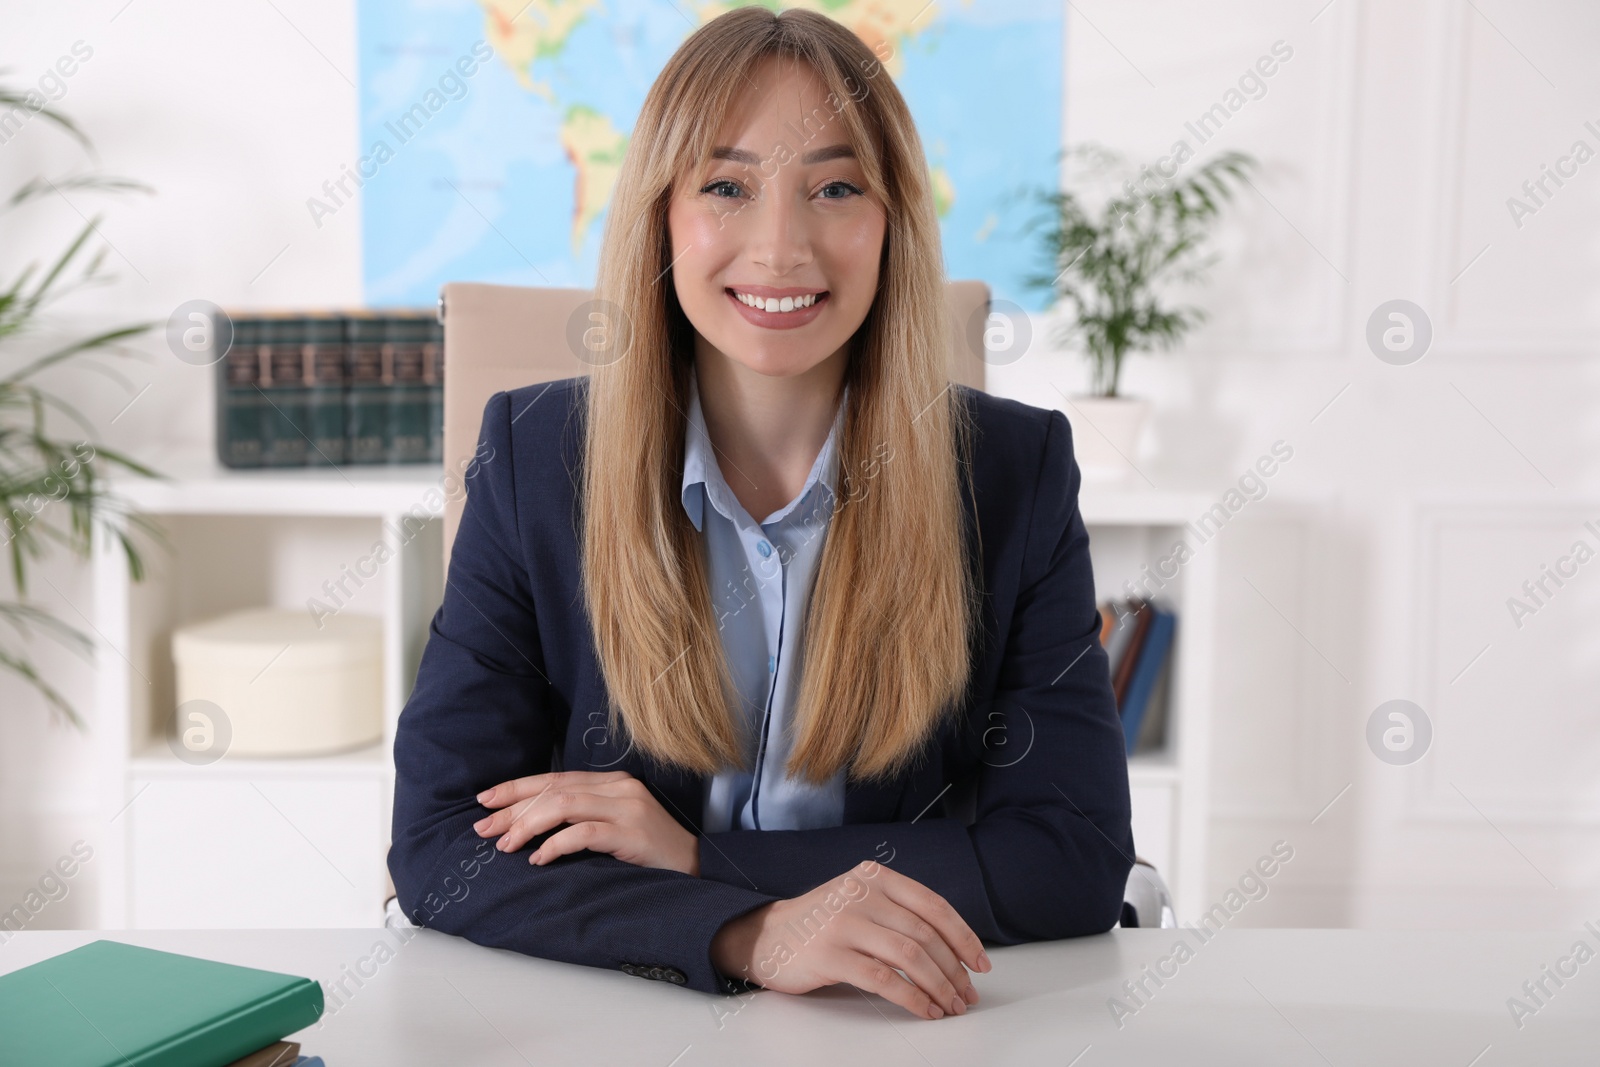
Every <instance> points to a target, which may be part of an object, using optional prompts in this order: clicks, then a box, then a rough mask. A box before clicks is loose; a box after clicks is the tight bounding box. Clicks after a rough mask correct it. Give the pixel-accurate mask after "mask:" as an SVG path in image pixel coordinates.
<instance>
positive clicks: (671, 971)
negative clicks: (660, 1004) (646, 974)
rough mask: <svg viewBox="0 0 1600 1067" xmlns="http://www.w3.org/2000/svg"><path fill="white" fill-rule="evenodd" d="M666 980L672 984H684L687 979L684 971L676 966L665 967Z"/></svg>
mask: <svg viewBox="0 0 1600 1067" xmlns="http://www.w3.org/2000/svg"><path fill="white" fill-rule="evenodd" d="M667 980H668V981H669V982H671V983H672V984H673V985H684V984H685V983H687V982H688V981H689V979H688V978H687V977H686V976H685V975H684V973H683V972H682V971H680V970H678V969H677V968H676V967H668V968H667Z"/></svg>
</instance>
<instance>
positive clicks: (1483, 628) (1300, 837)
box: [1013, 0, 1600, 927]
mask: <svg viewBox="0 0 1600 1067" xmlns="http://www.w3.org/2000/svg"><path fill="white" fill-rule="evenodd" d="M1070 10H1071V12H1072V14H1071V15H1070V16H1069V19H1070V25H1069V35H1068V46H1067V51H1068V61H1067V66H1068V70H1069V83H1068V88H1067V115H1066V123H1067V133H1068V136H1069V138H1070V139H1072V140H1077V139H1083V138H1090V139H1095V140H1099V141H1102V142H1105V143H1108V144H1110V145H1112V146H1113V147H1115V148H1118V149H1120V150H1123V151H1126V152H1129V153H1132V154H1134V155H1135V156H1138V157H1143V158H1149V157H1152V156H1155V155H1159V154H1164V153H1165V152H1166V151H1167V150H1168V149H1169V148H1170V147H1171V144H1172V142H1173V140H1174V139H1175V138H1177V137H1181V136H1186V135H1187V136H1188V137H1189V140H1190V142H1191V143H1195V141H1196V139H1195V138H1194V136H1193V135H1191V134H1188V133H1187V131H1186V130H1185V129H1184V122H1185V121H1186V120H1192V119H1193V118H1194V117H1195V116H1197V115H1199V114H1200V113H1201V112H1202V111H1204V110H1205V109H1206V108H1208V107H1209V106H1210V105H1211V104H1212V103H1213V102H1215V101H1217V100H1219V99H1221V98H1222V97H1223V94H1224V93H1225V91H1226V90H1227V89H1228V88H1229V87H1230V86H1233V85H1234V84H1236V82H1237V80H1238V78H1239V75H1240V74H1241V73H1242V72H1243V71H1244V70H1245V69H1246V68H1247V67H1249V66H1250V65H1251V64H1253V63H1254V62H1255V60H1256V59H1257V58H1258V57H1260V56H1262V55H1265V54H1268V53H1269V52H1270V50H1271V48H1272V46H1273V44H1274V42H1277V41H1283V42H1285V43H1286V44H1287V45H1288V46H1289V47H1290V48H1292V49H1293V55H1292V57H1291V58H1290V59H1289V60H1287V61H1286V62H1284V63H1282V64H1281V65H1279V67H1278V69H1277V71H1276V73H1275V74H1274V75H1273V76H1272V77H1271V78H1270V79H1266V91H1265V94H1264V95H1262V96H1261V97H1260V98H1259V99H1253V100H1250V101H1249V102H1248V103H1246V104H1245V105H1244V106H1243V107H1241V108H1239V109H1238V111H1237V113H1235V114H1233V115H1232V116H1231V117H1230V118H1229V119H1228V121H1227V122H1226V124H1224V126H1223V128H1222V130H1221V132H1220V133H1218V134H1217V136H1216V137H1215V138H1214V139H1213V141H1212V142H1211V143H1209V144H1207V145H1206V146H1205V152H1206V153H1209V152H1211V151H1213V150H1220V149H1224V148H1238V149H1242V150H1246V151H1249V152H1252V153H1254V154H1255V155H1257V156H1258V157H1260V158H1261V159H1262V161H1263V163H1264V164H1265V171H1264V173H1263V174H1262V175H1261V176H1260V177H1259V178H1258V179H1257V181H1256V189H1255V190H1246V191H1245V193H1244V195H1243V197H1242V199H1240V200H1238V201H1236V204H1237V210H1236V212H1235V214H1234V218H1235V220H1237V221H1238V222H1239V223H1240V224H1242V232H1240V233H1238V234H1237V235H1230V237H1229V240H1228V242H1227V246H1228V255H1229V259H1228V260H1227V261H1226V267H1225V269H1219V270H1218V272H1217V274H1216V279H1217V283H1216V285H1215V287H1214V288H1213V289H1212V291H1211V293H1212V303H1211V306H1212V307H1213V311H1214V318H1213V322H1212V323H1211V324H1210V325H1209V326H1208V327H1207V328H1205V329H1204V330H1202V331H1200V332H1199V333H1198V334H1197V335H1196V336H1195V337H1194V339H1193V343H1192V344H1190V345H1189V346H1188V349H1187V350H1186V351H1184V352H1182V353H1181V354H1176V355H1163V356H1155V357H1141V358H1139V359H1137V360H1136V361H1135V364H1134V366H1133V367H1132V375H1131V378H1132V380H1131V383H1130V385H1131V387H1132V389H1133V391H1135V392H1137V393H1140V394H1143V395H1147V396H1150V397H1152V398H1154V399H1155V401H1156V403H1157V405H1158V412H1157V415H1156V421H1157V426H1156V427H1155V431H1156V432H1155V436H1156V437H1158V438H1159V441H1155V442H1148V443H1149V444H1150V445H1151V449H1150V452H1149V454H1148V456H1147V458H1146V459H1145V460H1144V461H1142V462H1141V466H1143V467H1144V469H1145V471H1146V473H1147V474H1149V475H1150V477H1151V478H1152V479H1153V480H1154V481H1155V482H1156V483H1157V484H1160V485H1162V486H1167V485H1172V484H1185V485H1190V484H1193V485H1201V486H1214V487H1221V486H1223V485H1226V484H1227V483H1229V482H1232V481H1234V480H1235V479H1237V478H1238V477H1239V475H1240V474H1242V473H1243V472H1244V471H1245V470H1246V469H1247V467H1248V466H1249V464H1250V463H1251V462H1252V460H1253V459H1254V458H1255V457H1256V456H1258V455H1260V454H1261V453H1263V452H1265V451H1266V450H1267V449H1268V447H1269V446H1270V445H1271V444H1272V442H1273V441H1275V440H1279V439H1282V440H1284V441H1286V442H1288V443H1290V444H1291V445H1292V446H1293V448H1294V450H1295V454H1294V458H1293V460H1292V461H1291V462H1289V463H1287V464H1285V465H1284V467H1283V469H1282V470H1281V471H1279V473H1278V474H1277V475H1275V476H1274V477H1273V478H1272V479H1271V480H1270V482H1269V485H1270V493H1269V495H1268V497H1267V498H1266V499H1265V500H1263V501H1261V502H1259V503H1254V504H1251V505H1250V506H1249V507H1248V508H1247V509H1246V510H1245V511H1244V512H1242V513H1241V514H1240V515H1239V516H1238V517H1237V518H1235V519H1234V520H1233V521H1232V522H1231V523H1230V524H1229V526H1228V527H1227V529H1226V530H1225V533H1224V534H1223V536H1222V537H1221V538H1220V539H1219V542H1220V545H1219V547H1220V550H1221V552H1222V557H1221V566H1222V573H1221V579H1220V581H1221V591H1222V594H1223V595H1222V602H1223V605H1224V607H1223V616H1222V618H1221V619H1220V621H1219V633H1218V645H1219V648H1220V649H1221V650H1222V655H1223V657H1224V659H1223V663H1222V664H1221V665H1220V666H1219V670H1218V679H1219V689H1218V693H1217V713H1216V735H1215V742H1214V745H1213V752H1214V763H1213V779H1212V780H1213V787H1214V788H1213V795H1214V822H1213V847H1212V851H1211V861H1210V879H1211V884H1212V889H1213V894H1212V895H1213V897H1218V896H1220V895H1221V894H1222V893H1223V892H1224V890H1225V888H1226V886H1227V885H1228V884H1229V883H1230V882H1232V881H1234V880H1236V879H1237V878H1238V876H1239V875H1240V874H1242V873H1243V872H1244V871H1245V869H1246V868H1247V866H1248V865H1249V864H1250V863H1251V862H1252V861H1253V860H1254V859H1255V858H1256V857H1257V856H1259V855H1261V854H1263V853H1264V852H1265V851H1267V849H1268V847H1269V846H1270V844H1271V843H1272V842H1273V841H1275V840H1277V839H1280V838H1281V839H1284V840H1287V841H1289V842H1291V843H1292V844H1293V845H1294V846H1295V849H1296V855H1295V859H1294V860H1293V862H1292V863H1291V864H1289V865H1288V866H1287V867H1286V868H1285V869H1284V872H1283V873H1282V875H1281V876H1279V877H1278V878H1276V879H1275V880H1274V884H1273V886H1272V895H1271V896H1269V897H1268V899H1267V900H1265V901H1263V902H1262V903H1260V904H1257V905H1252V908H1251V909H1250V910H1249V912H1248V913H1247V916H1248V919H1249V921H1250V922H1252V923H1255V924H1263V925H1355V926H1375V927H1386V926H1407V927H1423V926H1427V927H1460V926H1466V927H1472V926H1496V927H1558V926H1566V927H1570V926H1573V925H1576V924H1577V923H1579V922H1581V921H1582V920H1583V919H1585V918H1592V917H1594V916H1595V915H1596V914H1597V913H1600V848H1597V844H1600V834H1597V831H1600V775H1597V774H1596V767H1597V762H1600V718H1597V717H1596V715H1595V714H1594V693H1595V692H1596V688H1597V687H1596V684H1595V683H1596V681H1597V677H1596V676H1597V673H1600V655H1597V654H1596V653H1595V652H1594V651H1593V650H1594V649H1595V648H1596V647H1597V644H1596V641H1595V637H1596V629H1597V628H1596V624H1595V620H1596V619H1597V618H1600V616H1597V614H1596V610H1595V609H1596V607H1597V606H1600V565H1592V566H1589V567H1585V568H1582V569H1580V570H1579V572H1578V575H1577V577H1575V578H1573V579H1571V580H1569V581H1568V582H1567V584H1566V585H1565V586H1564V587H1562V588H1561V589H1559V590H1557V591H1556V595H1555V596H1553V597H1551V598H1549V600H1548V602H1547V603H1548V606H1546V607H1544V608H1541V609H1540V610H1539V611H1538V613H1537V615H1536V616H1533V617H1529V618H1525V619H1523V620H1522V623H1523V625H1522V626H1521V627H1520V628H1519V627H1517V626H1516V625H1515V623H1514V621H1513V619H1512V616H1511V614H1510V612H1509V611H1508V609H1507V606H1506V601H1507V598H1509V597H1511V596H1514V595H1520V593H1521V585H1522V583H1523V581H1524V580H1526V579H1535V578H1537V577H1539V573H1540V567H1541V564H1545V563H1550V564H1554V563H1555V562H1556V559H1557V557H1558V556H1560V555H1562V554H1563V553H1565V552H1567V551H1568V550H1569V549H1570V548H1571V546H1572V544H1573V542H1574V541H1576V540H1578V539H1584V540H1586V541H1587V542H1588V543H1589V545H1590V547H1591V548H1600V536H1597V535H1595V534H1591V533H1589V532H1588V531H1586V530H1584V529H1583V525H1582V524H1583V522H1584V521H1585V520H1588V519H1595V518H1600V502H1597V501H1600V494H1597V491H1596V490H1597V486H1600V470H1597V467H1596V459H1595V449H1594V447H1593V446H1594V442H1595V431H1596V418H1595V415H1594V412H1595V411H1596V410H1597V409H1596V406H1595V393H1596V385H1597V375H1596V370H1595V365H1594V363H1593V361H1592V359H1591V360H1587V361H1586V360H1585V358H1584V357H1585V356H1586V355H1588V354H1589V352H1590V351H1591V350H1592V348H1593V347H1594V345H1595V342H1596V341H1600V300H1597V298H1596V293H1600V257H1597V256H1596V253H1595V245H1594V234H1595V233H1597V232H1600V229H1597V227H1596V222H1597V220H1600V161H1594V162H1590V163H1588V164H1587V165H1585V166H1583V167H1580V168H1579V169H1578V173H1577V174H1576V175H1575V176H1574V177H1572V178H1571V179H1570V180H1567V182H1566V184H1565V186H1564V187H1562V188H1560V189H1559V190H1555V189H1554V186H1551V188H1552V189H1553V190H1554V192H1555V195H1554V196H1552V197H1550V198H1549V199H1548V201H1547V202H1546V204H1545V206H1544V207H1543V208H1541V209H1540V210H1539V211H1538V212H1537V214H1536V215H1535V216H1532V217H1528V218H1525V219H1523V220H1522V226H1521V227H1520V228H1519V227H1517V226H1516V225H1515V223H1514V222H1513V220H1512V217H1511V215H1510V213H1509V211H1508V209H1507V206H1506V200H1507V198H1508V197H1511V196H1513V195H1519V194H1520V187H1521V185H1522V183H1523V181H1524V180H1525V179H1528V178H1537V177H1538V176H1539V173H1540V165H1541V164H1543V163H1547V164H1551V165H1554V164H1555V162H1556V160H1557V158H1558V157H1560V156H1562V155H1565V154H1566V153H1567V152H1568V151H1569V149H1570V148H1571V146H1572V143H1573V141H1574V140H1575V139H1578V138H1582V139H1583V140H1585V141H1587V142H1588V144H1589V146H1590V148H1591V149H1596V150H1600V108H1596V107H1593V106H1589V107H1587V108H1586V107H1585V102H1586V101H1588V102H1589V103H1590V104H1591V105H1592V103H1593V101H1594V100H1595V99H1596V97H1595V94H1594V91H1593V90H1594V86H1595V82H1596V77H1597V76H1596V74H1595V68H1594V66H1593V63H1592V62H1591V61H1590V56H1591V53H1592V48H1593V45H1594V43H1595V41H1596V39H1597V36H1600V12H1597V11H1596V10H1595V9H1594V8H1593V6H1592V5H1584V4H1579V3H1575V2H1547V3H1540V4H1536V5H1521V4H1512V3H1509V2H1506V0H1483V2H1477V3H1473V4H1461V3H1457V2H1455V0H1426V2H1424V0H1410V2H1406V3H1358V2H1353V0H1333V2H1332V3H1327V0H1305V2H1296V3H1290V4H1282V3H1266V2H1252V0H1228V2H1213V3H1207V4H1204V5H1197V4H1185V3H1180V2H1177V0H1160V2H1156V0H1144V2H1140V3H1133V4H1129V3H1119V2H1111V0H1075V3H1074V5H1073V6H1072V8H1071V9H1070ZM1586 119H1593V120H1595V123H1596V127H1597V129H1596V130H1595V131H1593V132H1591V131H1589V130H1586V129H1584V127H1583V123H1584V121H1585V120H1586ZM1569 169H1570V168H1569ZM1394 298H1405V299H1409V300H1411V301H1414V302H1415V303H1417V304H1419V305H1421V306H1422V307H1423V309H1424V310H1425V311H1426V312H1427V314H1428V315H1429V317H1430V318H1431V321H1432V324H1433V329H1434V341H1433V345H1432V348H1431V349H1430V350H1429V351H1428V353H1427V354H1426V355H1425V356H1424V357H1423V359H1422V360H1421V361H1420V362H1418V363H1415V364H1412V365H1410V366H1392V365H1389V364H1386V363H1383V362H1380V361H1379V360H1378V359H1377V358H1375V356H1374V355H1373V353H1372V351H1371V350H1370V349H1369V348H1368V346H1367V343H1366V339H1365V329H1366V323H1367V320H1368V317H1369V315H1370V314H1371V313H1372V311H1373V310H1374V309H1375V308H1377V307H1378V305H1380V304H1381V303H1383V302H1385V301H1388V300H1391V299H1394ZM1022 373H1025V374H1031V375H1035V376H1037V375H1041V374H1044V375H1053V376H1055V377H1057V380H1059V378H1060V376H1061V375H1060V374H1056V373H1055V372H1053V371H1051V370H1048V369H1047V368H1046V366H1045V361H1043V360H1041V361H1038V365H1036V366H1030V367H1027V368H1025V369H1024V370H1023V372H1022ZM1061 373H1062V374H1064V373H1066V372H1061ZM1013 387H1015V388H1019V389H1020V388H1021V387H1022V382H1021V380H1020V379H1019V380H1017V381H1016V382H1014V383H1013ZM1336 398H1337V399H1336ZM1208 547H1209V546H1208ZM1591 571H1592V572H1593V573H1590V572H1591ZM1552 588H1554V587H1553V586H1552ZM1394 698H1404V699H1408V700H1411V701H1414V702H1416V703H1417V704H1419V705H1420V706H1421V707H1422V708H1423V709H1424V711H1425V712H1426V713H1427V714H1428V716H1429V717H1430V719H1431V721H1432V723H1433V726H1434V730H1435V734H1434V740H1433V744H1432V748H1431V749H1430V751H1429V752H1428V754H1427V755H1426V756H1425V757H1424V758H1423V759H1422V760H1420V761H1419V762H1417V763H1415V764H1412V765H1410V766H1403V767H1397V766H1390V765H1387V764H1385V763H1382V762H1380V761H1379V760H1378V759H1376V758H1375V757H1374V756H1373V755H1372V753H1371V752H1370V751H1369V749H1368V748H1367V745H1366V742H1365V740H1364V728H1365V725H1366V721H1367V718H1368V716H1369V715H1370V714H1371V713H1372V711H1373V710H1374V709H1375V708H1376V707H1377V706H1378V705H1379V704H1380V703H1382V702H1384V701H1387V700H1390V699H1394ZM1346 786H1348V787H1349V788H1348V791H1347V792H1343V794H1342V796H1341V791H1342V790H1345V788H1346ZM1335 797H1339V799H1338V801H1337V803H1335V804H1333V806H1332V807H1331V808H1327V810H1326V811H1324V808H1325V807H1326V806H1327V805H1328V804H1329V802H1330V801H1333V800H1334V798H1335ZM1313 820H1315V822H1313Z"/></svg>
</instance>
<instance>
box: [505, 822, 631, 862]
mask: <svg viewBox="0 0 1600 1067" xmlns="http://www.w3.org/2000/svg"><path fill="white" fill-rule="evenodd" d="M621 847H622V842H621V833H620V831H619V829H618V827H617V826H616V825H615V824H613V823H605V822H580V823H576V824H574V825H572V826H569V827H567V828H566V829H565V830H562V831H561V832H560V833H558V834H551V835H550V837H549V838H547V839H546V840H545V843H544V844H542V845H540V846H539V847H538V848H537V849H535V850H534V853H533V855H531V856H529V857H528V862H529V863H533V864H536V865H538V866H541V867H542V866H544V865H545V864H547V863H549V862H550V861H551V860H554V859H556V858H557V857H560V856H566V855H570V854H571V853H574V852H582V851H583V850H584V849H588V850H589V851H590V852H606V853H611V852H615V851H616V850H617V849H619V848H621Z"/></svg>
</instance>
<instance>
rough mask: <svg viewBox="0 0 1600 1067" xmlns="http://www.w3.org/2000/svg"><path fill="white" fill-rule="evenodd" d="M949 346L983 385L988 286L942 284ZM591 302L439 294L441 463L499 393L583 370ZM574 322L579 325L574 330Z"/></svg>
mask: <svg viewBox="0 0 1600 1067" xmlns="http://www.w3.org/2000/svg"><path fill="white" fill-rule="evenodd" d="M948 297H949V301H948V306H949V309H950V316H951V325H952V328H953V330H954V333H953V336H954V337H955V339H956V340H955V344H954V346H953V350H952V351H951V353H950V378H951V380H952V381H955V382H959V383H960V384H962V385H968V386H971V387H972V388H974V389H982V388H983V387H984V373H983V372H984V367H985V363H984V360H983V327H984V325H985V322H986V320H987V318H988V308H989V287H988V285H986V284H985V283H983V282H981V281H955V282H950V283H949V285H948ZM592 298H593V292H592V291H591V290H589V289H545V288H526V287H521V286H506V285H480V284H477V283H472V282H451V283H450V284H448V285H446V286H445V287H444V289H443V291H442V292H441V294H440V311H441V314H442V315H443V316H444V362H445V368H446V371H445V385H444V464H445V468H444V469H445V470H446V471H452V472H460V471H462V470H463V469H464V467H465V465H466V463H467V461H468V460H469V459H470V458H471V456H472V453H473V450H474V449H475V448H476V447H477V443H478V428H479V424H480V423H481V421H482V419H483V406H484V405H485V404H486V403H488V402H489V398H490V397H491V396H493V395H494V394H495V393H497V392H499V391H500V390H502V389H515V388H518V387H519V386H524V385H532V384H535V383H537V382H548V381H555V380H557V379H560V378H572V377H576V376H578V375H580V374H586V373H588V370H589V367H588V365H587V364H586V363H584V362H583V361H582V360H580V359H579V358H578V357H577V355H576V352H577V351H578V347H577V343H576V342H575V341H569V339H568V338H569V336H570V335H572V333H573V331H574V329H576V330H577V332H578V335H579V336H581V333H582V330H583V329H584V328H585V327H586V323H584V321H583V319H582V317H581V316H579V312H580V310H581V309H582V308H583V306H584V305H585V304H586V303H587V302H588V301H589V300H591V299H592ZM575 318H576V319H577V325H576V327H574V326H573V325H572V324H573V322H574V320H575ZM464 503H465V498H464V496H463V495H462V494H460V493H453V494H450V495H449V496H448V497H447V498H446V501H445V512H444V558H445V570H446V573H448V572H449V566H450V546H451V544H453V543H454V541H455V537H456V524H457V523H458V522H459V521H460V519H461V508H462V505H463V504H464Z"/></svg>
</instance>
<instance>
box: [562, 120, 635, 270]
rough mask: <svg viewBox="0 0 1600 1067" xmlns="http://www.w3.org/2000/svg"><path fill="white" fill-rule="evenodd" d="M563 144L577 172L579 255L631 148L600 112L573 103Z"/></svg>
mask: <svg viewBox="0 0 1600 1067" xmlns="http://www.w3.org/2000/svg"><path fill="white" fill-rule="evenodd" d="M561 146H562V147H563V148H564V149H566V152H567V159H569V160H570V161H571V162H572V166H573V169H574V170H575V171H576V172H577V187H576V190H575V192H574V196H573V211H572V251H573V254H574V255H576V254H577V253H578V252H580V251H581V250H582V248H583V238H584V235H585V234H586V233H587V232H588V230H589V225H590V224H591V223H592V222H594V220H595V219H597V218H599V217H600V215H601V214H602V213H604V212H605V209H606V205H607V204H609V203H610V202H611V190H612V189H613V188H615V187H616V184H617V175H618V173H620V172H621V170H622V157H623V155H624V153H626V152H627V150H628V135H627V134H625V133H623V132H622V131H620V130H618V129H617V128H616V127H615V126H613V125H612V124H611V119H610V118H608V117H606V116H605V115H602V114H601V113H600V112H598V111H596V110H594V109H593V108H589V107H584V106H583V105H582V104H574V105H573V106H572V107H569V108H568V109H567V113H566V116H565V117H564V118H563V119H562V121H561Z"/></svg>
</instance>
